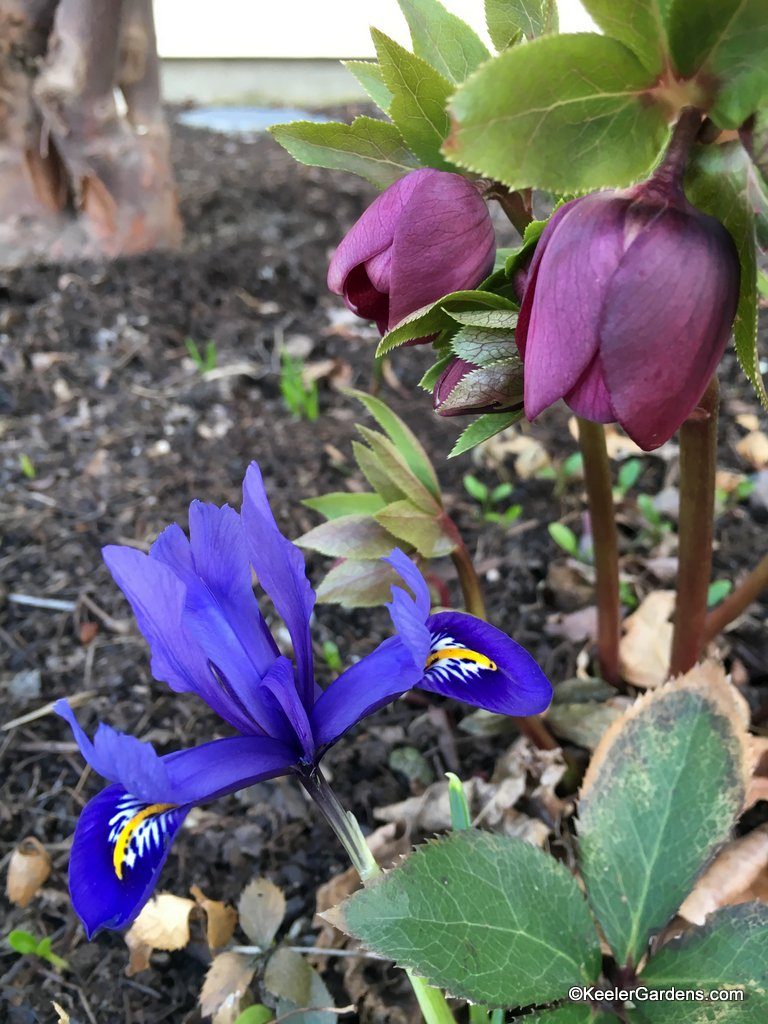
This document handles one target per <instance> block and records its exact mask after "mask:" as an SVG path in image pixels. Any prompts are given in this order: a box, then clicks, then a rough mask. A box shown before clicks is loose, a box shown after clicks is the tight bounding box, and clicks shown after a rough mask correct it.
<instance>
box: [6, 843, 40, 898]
mask: <svg viewBox="0 0 768 1024" xmlns="http://www.w3.org/2000/svg"><path fill="white" fill-rule="evenodd" d="M50 873H51V858H50V857H49V856H48V851H47V850H46V849H45V847H44V846H43V844H42V843H41V842H40V840H39V839H36V838H35V837H34V836H27V837H26V839H22V840H21V842H20V843H19V845H18V846H17V847H16V849H15V850H14V851H13V853H12V854H11V860H10V863H9V865H8V878H7V879H6V884H5V891H6V895H7V896H8V899H9V900H10V901H11V903H15V904H16V906H17V907H26V906H27V905H28V904H29V903H30V902H31V901H32V899H33V898H34V896H35V895H36V894H37V892H38V891H39V889H40V888H41V886H42V885H44V884H45V882H46V880H47V878H48V876H49V875H50Z"/></svg>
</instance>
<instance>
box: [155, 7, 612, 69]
mask: <svg viewBox="0 0 768 1024" xmlns="http://www.w3.org/2000/svg"><path fill="white" fill-rule="evenodd" d="M443 3H444V5H445V6H446V7H447V8H448V9H449V10H451V11H453V12H454V13H455V14H458V15H459V16H460V17H461V18H464V20H465V21H467V22H469V23H470V24H471V25H472V26H473V28H475V30H476V31H477V32H479V33H480V34H482V35H483V36H484V37H486V39H487V36H486V32H485V19H484V15H483V0H443ZM558 6H559V9H560V26H561V29H562V31H563V32H580V31H589V30H590V29H591V28H594V26H593V24H592V22H591V19H590V18H589V15H588V14H587V13H586V12H585V10H584V8H583V7H582V6H581V3H580V2H579V0H559V4H558ZM155 19H156V23H157V35H158V46H159V50H160V54H161V56H163V57H372V56H374V52H373V47H372V45H371V38H370V35H369V33H368V26H369V25H376V27H377V28H380V29H381V30H382V31H383V32H386V33H387V35H390V36H392V37H393V38H394V39H397V40H398V42H401V43H404V44H405V43H407V42H408V30H407V27H406V24H405V20H404V19H403V16H402V15H401V13H400V10H399V8H398V6H397V4H396V2H395V0H213V2H212V0H155Z"/></svg>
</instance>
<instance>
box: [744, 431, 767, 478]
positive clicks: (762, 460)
mask: <svg viewBox="0 0 768 1024" xmlns="http://www.w3.org/2000/svg"><path fill="white" fill-rule="evenodd" d="M736 451H737V452H738V453H739V455H740V456H741V457H742V459H744V461H745V462H748V463H749V465H750V466H752V468H753V469H765V467H766V466H768V435H766V434H764V433H763V432H762V430H752V431H750V432H749V433H748V434H746V435H745V436H744V437H742V438H741V440H740V441H739V442H738V443H737V444H736Z"/></svg>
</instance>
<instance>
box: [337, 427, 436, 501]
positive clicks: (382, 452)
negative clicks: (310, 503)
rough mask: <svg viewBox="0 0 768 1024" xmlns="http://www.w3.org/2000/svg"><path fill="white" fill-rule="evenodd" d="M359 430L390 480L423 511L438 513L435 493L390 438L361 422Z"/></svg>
mask: <svg viewBox="0 0 768 1024" xmlns="http://www.w3.org/2000/svg"><path fill="white" fill-rule="evenodd" d="M357 430H358V433H359V434H360V436H361V437H362V438H363V440H364V441H365V442H366V443H367V444H368V446H369V448H370V449H371V451H372V452H373V454H374V456H375V457H376V459H377V460H378V463H379V465H380V466H381V468H382V469H383V471H384V472H385V473H386V475H387V477H388V478H389V480H390V481H391V482H392V483H393V484H394V485H395V487H397V489H398V490H399V491H401V492H402V496H403V497H405V498H408V499H409V500H410V501H412V502H413V504H414V505H416V506H417V507H418V508H420V509H422V511H424V512H429V513H430V514H432V515H436V514H438V513H439V512H440V511H441V509H440V505H439V504H438V502H437V501H436V499H435V497H434V495H433V494H432V492H431V491H429V490H428V489H427V488H426V487H425V486H424V484H423V483H422V482H421V480H419V478H418V477H417V476H416V474H415V473H414V472H413V470H412V469H411V468H410V466H409V465H408V463H407V461H406V459H405V457H404V455H402V454H401V453H400V451H398V449H397V447H396V446H395V445H394V444H393V443H392V442H391V441H390V440H389V438H386V437H384V435H383V434H379V433H377V432H376V431H375V430H370V429H369V428H368V427H364V426H362V425H361V424H359V423H358V424H357Z"/></svg>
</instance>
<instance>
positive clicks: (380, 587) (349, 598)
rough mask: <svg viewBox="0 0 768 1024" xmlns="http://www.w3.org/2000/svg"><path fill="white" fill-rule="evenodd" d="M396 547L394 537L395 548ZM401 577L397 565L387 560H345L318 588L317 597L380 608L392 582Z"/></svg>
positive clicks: (324, 601) (345, 605) (351, 605)
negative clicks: (392, 565)
mask: <svg viewBox="0 0 768 1024" xmlns="http://www.w3.org/2000/svg"><path fill="white" fill-rule="evenodd" d="M401 546H402V545H401ZM395 547H397V541H396V540H395V538H394V537H393V538H392V544H391V548H395ZM397 581H398V578H397V575H396V574H395V571H394V569H392V568H391V566H389V565H388V564H387V563H386V562H381V561H370V562H367V561H363V560H361V561H359V562H351V561H347V562H341V563H340V564H339V565H334V566H333V568H331V569H329V570H328V572H327V573H326V575H325V577H324V579H323V580H322V582H321V583H320V586H319V587H318V588H317V600H318V601H319V602H320V604H338V605H341V607H342V608H379V607H380V606H381V605H383V604H384V602H385V601H388V600H389V599H390V596H391V589H392V584H393V583H396V582H397Z"/></svg>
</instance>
